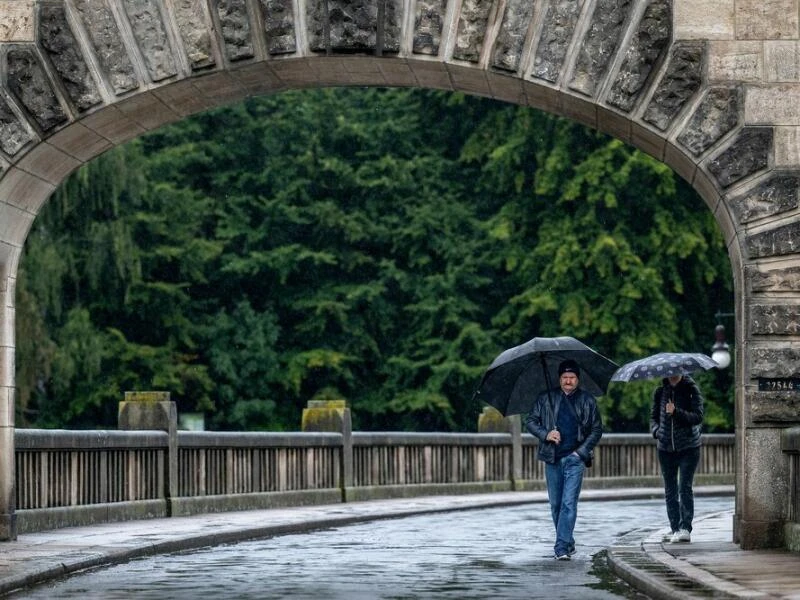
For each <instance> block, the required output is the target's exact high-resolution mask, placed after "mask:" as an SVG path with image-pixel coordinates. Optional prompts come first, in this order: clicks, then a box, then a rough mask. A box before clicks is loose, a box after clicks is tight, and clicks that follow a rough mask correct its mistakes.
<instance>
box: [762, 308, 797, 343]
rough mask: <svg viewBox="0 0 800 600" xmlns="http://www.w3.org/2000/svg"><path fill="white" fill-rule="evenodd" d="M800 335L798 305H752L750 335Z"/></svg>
mask: <svg viewBox="0 0 800 600" xmlns="http://www.w3.org/2000/svg"><path fill="white" fill-rule="evenodd" d="M797 334H800V306H799V305H796V304H761V303H759V304H752V305H751V306H750V335H797Z"/></svg>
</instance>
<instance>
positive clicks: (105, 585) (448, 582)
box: [12, 497, 733, 600]
mask: <svg viewBox="0 0 800 600" xmlns="http://www.w3.org/2000/svg"><path fill="white" fill-rule="evenodd" d="M695 502H696V514H697V515H698V516H700V515H703V514H708V513H715V512H719V511H722V510H730V509H732V507H733V499H732V498H730V497H721V498H720V497H704V498H697V499H696V501H695ZM579 511H580V512H579V516H578V525H577V527H576V530H575V538H576V541H577V550H578V552H577V554H576V555H575V556H574V557H573V560H572V561H570V562H557V561H554V560H553V558H552V543H553V542H552V537H553V526H552V523H551V521H550V516H549V507H548V506H547V504H529V505H521V506H514V507H505V508H493V509H483V510H465V511H456V512H450V513H439V514H429V515H418V516H411V517H405V518H399V519H389V520H381V521H375V522H370V523H363V524H358V525H350V526H346V527H336V528H331V529H324V530H317V531H311V532H307V533H302V534H291V535H283V536H277V537H272V538H267V539H262V540H255V541H249V542H240V543H237V544H231V545H225V546H215V547H210V548H203V549H200V550H195V551H192V552H185V553H175V554H168V555H162V556H155V557H149V558H146V559H139V560H133V561H130V562H128V563H124V564H121V565H116V566H112V567H107V568H101V569H95V570H92V571H88V572H85V573H82V574H79V575H74V576H72V577H68V578H66V579H63V580H60V581H56V582H53V583H52V584H49V585H46V586H41V587H39V588H36V589H33V590H26V591H24V592H20V593H17V594H14V595H13V596H12V597H13V598H18V599H22V598H28V599H44V598H46V599H48V600H50V599H52V598H59V599H66V600H71V599H76V600H77V599H79V598H80V599H85V598H98V599H99V598H103V599H117V598H120V599H121V598H125V599H132V600H143V599H147V600H151V599H159V600H160V599H168V598H169V599H176V600H183V599H188V598H201V597H202V598H231V599H242V600H245V599H247V600H249V599H253V600H255V599H277V598H281V599H292V600H299V599H308V600H311V599H315V600H320V599H323V598H324V599H332V600H333V599H335V600H345V599H347V600H361V599H364V600H366V599H381V600H412V599H420V600H421V599H426V600H427V599H453V600H455V599H464V600H471V599H479V598H480V599H483V598H487V599H488V598H492V599H498V600H499V599H516V598H548V599H554V600H572V599H575V598H580V599H590V600H594V599H597V600H606V599H613V598H644V596H642V595H639V594H638V593H636V592H635V591H633V590H631V589H630V588H628V587H627V586H625V585H624V584H622V583H621V582H619V580H617V579H616V578H615V577H613V576H612V575H610V573H609V571H608V569H607V567H606V564H605V560H604V559H603V552H604V550H605V549H606V548H607V547H608V546H610V545H611V544H612V543H613V542H614V540H615V539H617V538H618V537H619V536H621V535H624V534H625V533H628V532H630V531H631V530H634V529H639V528H642V527H648V526H652V527H653V528H657V527H662V526H663V525H664V523H665V520H666V517H665V510H664V503H663V500H622V501H586V500H584V501H582V502H581V504H580V507H579Z"/></svg>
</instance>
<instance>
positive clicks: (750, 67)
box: [708, 41, 764, 83]
mask: <svg viewBox="0 0 800 600" xmlns="http://www.w3.org/2000/svg"><path fill="white" fill-rule="evenodd" d="M763 73H764V56H763V46H762V44H761V43H760V42H729V41H715V42H710V43H709V45H708V81H709V82H711V83H717V82H736V83H743V82H748V81H761V80H763V78H764V76H763Z"/></svg>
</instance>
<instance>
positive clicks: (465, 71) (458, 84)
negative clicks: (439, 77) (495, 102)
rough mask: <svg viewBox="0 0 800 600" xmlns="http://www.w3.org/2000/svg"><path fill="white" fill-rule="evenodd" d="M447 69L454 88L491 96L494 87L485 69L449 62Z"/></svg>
mask: <svg viewBox="0 0 800 600" xmlns="http://www.w3.org/2000/svg"><path fill="white" fill-rule="evenodd" d="M447 71H448V72H449V73H450V80H451V81H452V83H453V88H454V89H456V90H461V91H462V92H466V93H468V94H476V95H478V96H485V97H491V95H492V89H491V88H490V87H489V81H488V80H487V78H486V72H485V71H484V70H482V69H477V68H474V67H461V66H457V65H453V64H448V65H447Z"/></svg>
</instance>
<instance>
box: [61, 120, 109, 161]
mask: <svg viewBox="0 0 800 600" xmlns="http://www.w3.org/2000/svg"><path fill="white" fill-rule="evenodd" d="M47 143H48V144H50V145H52V146H54V147H56V148H59V149H60V150H61V151H63V152H65V153H67V154H68V155H70V156H72V157H74V158H75V159H76V160H78V161H80V162H88V161H89V160H91V159H92V158H94V157H95V156H97V155H99V154H102V153H103V152H105V151H106V150H109V149H110V148H111V143H110V142H109V141H108V140H107V139H105V138H103V137H100V136H99V135H97V133H95V132H94V131H92V130H91V129H89V128H88V127H86V126H85V125H83V124H82V123H80V122H78V123H72V124H71V125H69V126H67V127H65V128H64V129H62V130H60V131H58V132H57V133H55V134H54V135H51V136H50V137H49V138H47Z"/></svg>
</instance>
